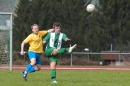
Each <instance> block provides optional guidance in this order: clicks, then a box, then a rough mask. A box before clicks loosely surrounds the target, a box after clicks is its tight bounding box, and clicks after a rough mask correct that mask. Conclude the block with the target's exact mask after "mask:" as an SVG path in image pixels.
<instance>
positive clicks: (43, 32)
mask: <svg viewBox="0 0 130 86" xmlns="http://www.w3.org/2000/svg"><path fill="white" fill-rule="evenodd" d="M39 32H40V35H41V36H45V35H46V34H47V33H48V32H47V30H42V31H39Z"/></svg>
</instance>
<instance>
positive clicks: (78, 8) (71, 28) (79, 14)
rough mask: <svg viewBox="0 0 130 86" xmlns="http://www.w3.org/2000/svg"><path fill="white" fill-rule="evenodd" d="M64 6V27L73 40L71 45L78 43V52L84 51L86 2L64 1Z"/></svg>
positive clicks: (79, 0)
mask: <svg viewBox="0 0 130 86" xmlns="http://www.w3.org/2000/svg"><path fill="white" fill-rule="evenodd" d="M62 3H63V6H64V12H63V13H64V14H63V15H64V19H63V20H64V25H63V27H64V28H65V30H64V31H65V32H66V33H67V35H68V37H70V38H71V39H72V41H71V43H70V44H74V43H77V44H78V47H77V50H76V51H83V50H84V48H85V47H86V46H85V44H84V34H85V27H86V19H87V12H86V9H85V6H84V4H85V2H84V0H63V2H62Z"/></svg>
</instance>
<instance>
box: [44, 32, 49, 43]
mask: <svg viewBox="0 0 130 86" xmlns="http://www.w3.org/2000/svg"><path fill="white" fill-rule="evenodd" d="M49 39H50V33H49V34H47V36H46V37H45V38H44V39H43V41H47V42H48V41H49Z"/></svg>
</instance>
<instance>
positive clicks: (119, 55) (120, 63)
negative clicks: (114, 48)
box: [119, 53, 121, 65]
mask: <svg viewBox="0 0 130 86" xmlns="http://www.w3.org/2000/svg"><path fill="white" fill-rule="evenodd" d="M120 56H121V55H120V53H119V65H121V58H120Z"/></svg>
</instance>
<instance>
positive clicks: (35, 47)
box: [20, 24, 54, 80]
mask: <svg viewBox="0 0 130 86" xmlns="http://www.w3.org/2000/svg"><path fill="white" fill-rule="evenodd" d="M31 29H32V32H33V33H31V34H30V35H29V36H28V37H27V38H26V39H25V40H24V41H23V42H22V43H21V52H20V54H21V55H24V45H25V44H27V43H28V44H29V45H30V46H29V50H28V56H29V59H30V63H29V64H28V65H27V67H26V69H25V71H23V74H22V77H23V79H24V80H27V79H26V78H27V74H28V73H32V72H35V71H38V70H40V69H41V59H40V53H42V52H43V43H42V37H43V36H45V35H46V34H47V33H48V32H52V31H53V30H54V29H49V30H42V31H39V26H38V25H37V24H33V25H32V26H31Z"/></svg>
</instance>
